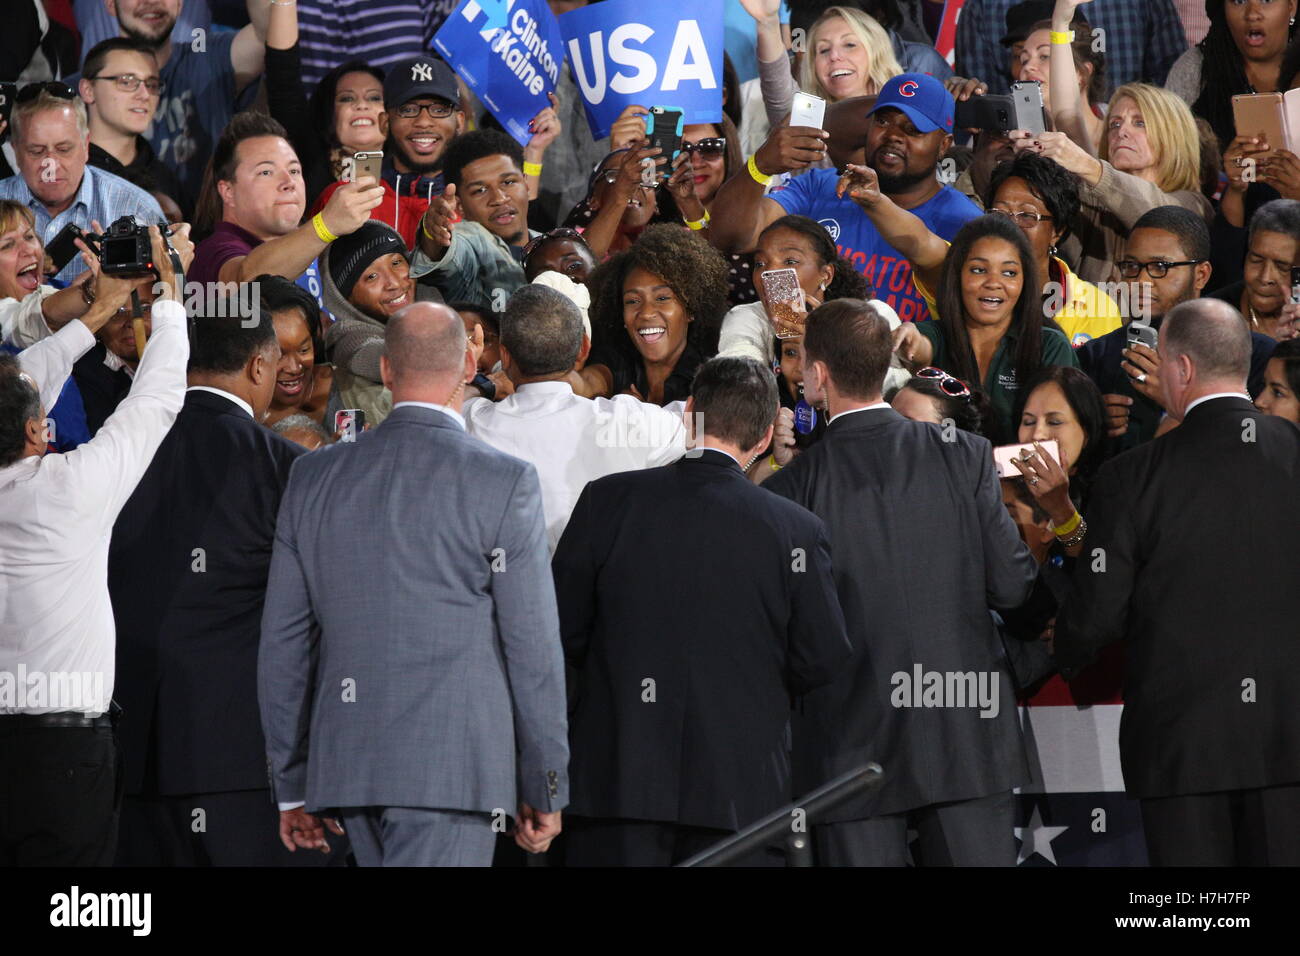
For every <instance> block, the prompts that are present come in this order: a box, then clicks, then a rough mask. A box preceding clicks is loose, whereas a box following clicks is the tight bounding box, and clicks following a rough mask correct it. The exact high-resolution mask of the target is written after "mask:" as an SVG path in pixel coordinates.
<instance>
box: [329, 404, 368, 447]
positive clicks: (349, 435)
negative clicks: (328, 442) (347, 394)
mask: <svg viewBox="0 0 1300 956" xmlns="http://www.w3.org/2000/svg"><path fill="white" fill-rule="evenodd" d="M365 428H366V411H365V409H363V408H340V409H339V410H338V411H337V412H335V413H334V431H336V432H338V436H339V441H356V440H357V436H358V435H360V434H361V433H362V432H363V431H365Z"/></svg>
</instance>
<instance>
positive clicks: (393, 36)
mask: <svg viewBox="0 0 1300 956" xmlns="http://www.w3.org/2000/svg"><path fill="white" fill-rule="evenodd" d="M457 5H458V0H329V2H323V0H301V2H299V4H298V43H299V45H300V48H301V50H302V79H303V83H304V84H305V85H306V86H307V89H309V90H310V89H311V88H313V87H314V86H315V85H316V84H317V83H319V82H320V79H321V77H323V76H324V75H325V74H326V73H328V72H329V71H330V70H332V69H334V67H336V66H339V65H341V64H343V63H346V62H347V61H348V60H365V61H366V62H367V63H369V64H370V65H371V66H377V67H379V68H380V69H381V70H383V71H384V72H385V73H387V72H388V68H389V67H390V66H392V65H393V64H394V63H396V62H398V61H399V60H404V59H406V58H407V57H412V56H419V55H420V54H427V53H428V52H429V42H430V41H431V40H432V39H433V35H434V34H435V33H437V32H438V28H439V27H441V26H442V22H443V21H444V20H445V19H447V16H448V15H449V14H450V13H451V12H452V11H453V10H455V9H456V7H457Z"/></svg>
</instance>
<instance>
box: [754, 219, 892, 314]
mask: <svg viewBox="0 0 1300 956" xmlns="http://www.w3.org/2000/svg"><path fill="white" fill-rule="evenodd" d="M773 229H789V230H790V231H791V232H797V233H799V235H801V236H803V237H804V238H806V239H807V240H808V242H809V244H811V245H812V248H813V253H814V254H816V256H817V259H818V260H819V261H818V263H817V265H818V266H819V267H820V266H826V265H834V266H835V275H833V276H832V277H831V281H830V284H829V285H827V286H826V299H825V301H827V302H829V301H830V300H831V299H870V298H871V297H872V295H873V291H872V289H871V286H870V284H869V283H868V282H867V279H866V276H864V275H863V274H862V273H861V272H859V271H858V270H857V269H855V268H853V266H852V265H851V264H850V263H849V260H847V259H845V258H844V257H843V256H841V255H840V254H839V251H838V250H837V249H836V248H835V242H834V240H832V239H831V236H830V233H828V232H827V231H826V229H825V227H823V226H822V224H821V223H819V222H816V221H814V220H812V219H809V218H808V217H807V216H782V217H781V218H780V219H777V220H775V221H773V222H772V223H770V224H769V225H768V226H767V228H765V229H764V230H763V231H762V232H760V233H759V234H758V238H759V239H760V240H761V239H762V238H763V237H764V236H766V235H767V234H768V233H769V232H771V231H772V230H773Z"/></svg>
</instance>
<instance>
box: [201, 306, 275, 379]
mask: <svg viewBox="0 0 1300 956" xmlns="http://www.w3.org/2000/svg"><path fill="white" fill-rule="evenodd" d="M241 300H242V296H237V295H231V296H228V297H227V298H226V300H225V308H224V309H217V310H216V311H215V314H213V315H206V316H205V315H195V316H193V317H192V318H191V320H190V363H189V366H188V369H189V371H191V372H216V373H217V374H219V375H229V374H232V373H235V372H238V371H240V370H241V369H243V367H244V366H245V365H246V364H248V360H249V359H251V358H252V357H253V356H254V355H256V354H258V353H259V352H261V351H262V350H263V349H266V348H268V347H269V346H271V345H276V344H277V343H276V338H275V323H274V322H272V321H271V316H270V314H267V315H260V314H258V313H254V314H252V315H244V314H242V310H241V309H240V308H239V303H240V301H241ZM255 308H258V309H260V308H261V303H260V302H259V303H258V304H257V306H255ZM247 319H256V321H254V322H248V321H246V320H247ZM277 347H278V346H277Z"/></svg>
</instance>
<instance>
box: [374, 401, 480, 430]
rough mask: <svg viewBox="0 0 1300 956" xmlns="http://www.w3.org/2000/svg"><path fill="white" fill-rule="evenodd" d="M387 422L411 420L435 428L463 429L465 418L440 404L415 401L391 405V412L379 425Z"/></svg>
mask: <svg viewBox="0 0 1300 956" xmlns="http://www.w3.org/2000/svg"><path fill="white" fill-rule="evenodd" d="M389 422H412V423H414V424H417V425H433V426H435V427H437V428H456V427H457V425H458V424H459V426H460V431H464V430H465V420H464V419H463V418H461V416H460V414H459V413H458V412H454V411H452V410H451V409H450V408H444V407H443V406H441V405H437V406H434V405H425V404H422V403H416V402H402V403H401V404H399V405H395V406H393V410H392V412H390V413H389V415H388V417H387V418H385V419H384V421H383V422H382V423H381V425H380V427H381V428H382V427H383V425H386V424H388V423H389Z"/></svg>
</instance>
